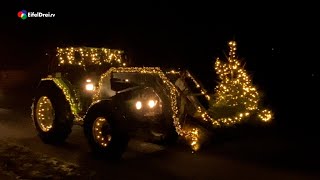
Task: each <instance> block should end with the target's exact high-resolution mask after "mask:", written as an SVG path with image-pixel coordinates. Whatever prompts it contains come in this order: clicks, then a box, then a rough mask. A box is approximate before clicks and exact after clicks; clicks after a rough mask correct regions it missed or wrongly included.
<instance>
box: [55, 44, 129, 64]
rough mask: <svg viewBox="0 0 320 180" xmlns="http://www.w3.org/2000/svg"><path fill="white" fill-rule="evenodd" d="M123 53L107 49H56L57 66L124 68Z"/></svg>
mask: <svg viewBox="0 0 320 180" xmlns="http://www.w3.org/2000/svg"><path fill="white" fill-rule="evenodd" d="M123 53H124V52H123V51H120V50H115V49H108V48H91V47H68V48H59V47H58V48H57V56H58V59H59V64H58V66H62V65H64V64H73V65H79V66H86V64H94V65H102V64H103V63H108V64H113V63H114V64H113V65H118V66H126V63H125V62H123Z"/></svg>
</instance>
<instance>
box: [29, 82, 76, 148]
mask: <svg viewBox="0 0 320 180" xmlns="http://www.w3.org/2000/svg"><path fill="white" fill-rule="evenodd" d="M32 116H33V122H34V125H35V128H36V130H37V132H38V136H39V137H40V138H41V140H42V141H43V142H44V143H48V144H60V143H63V142H64V141H65V140H66V138H67V137H68V136H69V134H70V133H71V129H72V125H73V115H72V114H71V110H70V105H69V104H68V102H67V100H66V98H65V96H64V94H63V92H62V90H60V89H59V88H57V87H56V86H55V85H54V84H50V83H44V84H42V85H40V87H39V88H38V90H37V94H36V95H35V98H34V101H33V104H32Z"/></svg>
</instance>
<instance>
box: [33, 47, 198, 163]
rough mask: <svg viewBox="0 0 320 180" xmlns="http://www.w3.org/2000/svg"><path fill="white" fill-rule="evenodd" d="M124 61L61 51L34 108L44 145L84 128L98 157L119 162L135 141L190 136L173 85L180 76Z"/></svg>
mask: <svg viewBox="0 0 320 180" xmlns="http://www.w3.org/2000/svg"><path fill="white" fill-rule="evenodd" d="M125 59H126V57H125V54H124V52H123V51H121V50H113V49H106V48H90V47H77V48H75V47H69V48H58V49H57V56H56V58H55V59H54V61H53V64H52V65H51V68H50V69H51V72H50V73H49V75H48V76H47V77H45V78H43V79H41V81H40V82H39V84H38V86H37V89H36V95H35V97H34V99H33V104H32V119H33V121H34V125H35V128H36V130H37V132H38V135H39V137H40V138H41V140H42V141H43V142H45V143H50V144H57V143H63V142H64V141H65V140H66V138H67V137H68V136H69V134H70V133H71V130H72V126H73V125H80V126H83V128H84V133H85V135H86V137H87V139H88V142H89V144H90V147H91V149H92V151H93V152H94V153H95V154H98V155H99V156H101V157H107V158H111V159H119V158H120V157H121V156H122V154H123V152H124V151H125V150H126V147H127V144H128V141H129V139H130V138H131V137H140V138H144V139H147V140H151V141H153V142H157V143H166V144H169V143H172V142H176V140H177V138H178V137H179V135H182V136H185V137H187V134H183V132H184V131H183V130H182V124H181V120H180V119H181V118H182V113H181V112H180V109H181V108H180V104H181V102H182V101H181V100H179V97H181V93H182V91H180V90H179V89H178V88H177V86H175V85H174V82H175V81H176V80H177V79H178V78H179V76H180V73H177V72H173V71H170V72H165V71H163V70H161V69H160V68H158V67H126V66H127V64H126V63H125ZM185 104H186V103H185ZM197 107H198V106H197ZM198 108H200V107H198ZM190 137H191V136H190ZM191 140H192V139H191ZM192 141H193V140H192Z"/></svg>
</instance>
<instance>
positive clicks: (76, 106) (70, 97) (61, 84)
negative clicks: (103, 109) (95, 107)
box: [37, 77, 82, 118]
mask: <svg viewBox="0 0 320 180" xmlns="http://www.w3.org/2000/svg"><path fill="white" fill-rule="evenodd" d="M41 86H51V87H54V88H57V89H59V90H61V92H62V93H63V95H64V97H65V98H66V100H67V102H68V104H69V105H70V110H71V113H72V114H73V115H74V116H75V117H76V118H77V117H79V112H80V111H81V108H82V107H81V104H80V102H79V98H77V96H76V94H75V93H74V92H73V91H72V89H71V87H69V86H68V84H67V83H66V82H65V81H64V80H63V79H62V78H54V77H49V78H43V79H41V81H40V82H39V84H38V86H37V88H39V87H41Z"/></svg>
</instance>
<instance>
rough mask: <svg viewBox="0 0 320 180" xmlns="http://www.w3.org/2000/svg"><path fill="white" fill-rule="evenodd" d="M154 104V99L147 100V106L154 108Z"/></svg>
mask: <svg viewBox="0 0 320 180" xmlns="http://www.w3.org/2000/svg"><path fill="white" fill-rule="evenodd" d="M156 105H157V101H156V100H149V101H148V106H149V108H154V107H155V106H156Z"/></svg>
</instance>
